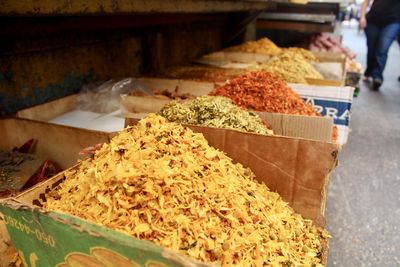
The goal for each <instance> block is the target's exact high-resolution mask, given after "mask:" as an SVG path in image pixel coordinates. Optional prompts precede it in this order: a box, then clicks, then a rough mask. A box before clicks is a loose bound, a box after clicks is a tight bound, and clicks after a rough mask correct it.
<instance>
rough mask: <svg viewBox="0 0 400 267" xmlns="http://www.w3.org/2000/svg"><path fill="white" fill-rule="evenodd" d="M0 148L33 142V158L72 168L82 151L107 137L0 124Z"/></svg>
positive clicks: (27, 123) (35, 124)
mask: <svg viewBox="0 0 400 267" xmlns="http://www.w3.org/2000/svg"><path fill="white" fill-rule="evenodd" d="M0 132H1V133H2V138H0V148H1V149H5V150H10V149H12V148H13V147H15V146H18V145H21V144H24V143H25V142H26V141H27V140H29V139H31V138H33V139H35V140H37V143H36V145H35V148H34V154H35V155H37V156H39V157H41V158H44V159H50V160H52V161H53V162H55V163H56V164H57V165H58V166H59V167H61V168H68V167H71V166H73V165H74V164H75V163H76V160H77V159H78V153H79V151H81V150H82V149H83V148H85V147H88V146H92V145H95V144H98V143H104V142H108V141H109V140H110V136H111V135H110V134H107V133H103V132H98V131H91V130H85V129H79V128H73V127H68V126H62V125H56V124H49V123H45V122H39V121H32V120H28V119H21V118H18V119H15V118H8V119H1V120H0Z"/></svg>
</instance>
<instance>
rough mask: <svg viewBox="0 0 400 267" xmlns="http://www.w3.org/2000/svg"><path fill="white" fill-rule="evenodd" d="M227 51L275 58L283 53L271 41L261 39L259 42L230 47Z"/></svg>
mask: <svg viewBox="0 0 400 267" xmlns="http://www.w3.org/2000/svg"><path fill="white" fill-rule="evenodd" d="M225 51H233V52H247V53H258V54H265V55H271V56H274V55H278V54H279V53H281V52H282V49H281V48H279V47H278V46H277V45H276V44H274V42H272V41H271V40H270V39H268V38H261V39H259V40H257V41H248V42H246V43H244V44H241V45H237V46H233V47H229V48H227V49H225Z"/></svg>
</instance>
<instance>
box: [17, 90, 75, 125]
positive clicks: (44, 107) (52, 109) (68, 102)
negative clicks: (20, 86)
mask: <svg viewBox="0 0 400 267" xmlns="http://www.w3.org/2000/svg"><path fill="white" fill-rule="evenodd" d="M76 99H77V95H76V94H75V95H70V96H66V97H63V98H60V99H57V100H53V101H50V102H47V103H44V104H41V105H37V106H33V107H30V108H26V109H23V110H20V111H18V112H17V114H16V117H19V118H25V119H31V120H37V121H49V120H51V119H53V118H55V117H57V116H60V115H62V114H64V113H66V112H67V111H70V110H72V109H73V108H74V107H75V103H76Z"/></svg>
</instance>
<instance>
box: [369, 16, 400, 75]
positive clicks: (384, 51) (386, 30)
mask: <svg viewBox="0 0 400 267" xmlns="http://www.w3.org/2000/svg"><path fill="white" fill-rule="evenodd" d="M399 31H400V23H399V22H396V23H391V24H388V25H385V26H377V25H374V24H372V23H367V27H366V28H365V34H366V36H367V47H368V53H367V69H366V70H365V73H364V74H365V76H369V77H373V78H374V79H376V78H378V79H381V80H383V70H384V69H385V65H386V61H387V55H388V51H389V48H390V45H391V44H392V43H393V41H394V40H396V37H397V35H398V33H399Z"/></svg>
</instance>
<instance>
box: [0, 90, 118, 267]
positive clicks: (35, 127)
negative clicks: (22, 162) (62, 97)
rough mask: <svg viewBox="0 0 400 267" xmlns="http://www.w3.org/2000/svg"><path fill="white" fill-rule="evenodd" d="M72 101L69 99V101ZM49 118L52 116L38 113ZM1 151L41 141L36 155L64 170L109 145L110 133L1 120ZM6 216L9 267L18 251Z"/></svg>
mask: <svg viewBox="0 0 400 267" xmlns="http://www.w3.org/2000/svg"><path fill="white" fill-rule="evenodd" d="M66 102H68V98H67V101H66ZM38 116H42V117H43V116H48V114H40V113H39V114H38ZM0 132H1V133H2V136H1V137H2V138H0V149H2V150H12V149H13V148H14V147H19V146H21V145H22V144H24V143H25V142H27V141H28V140H29V139H31V138H33V139H35V140H36V141H37V142H36V144H35V146H34V150H33V154H35V155H37V156H38V157H40V158H42V159H50V160H51V161H52V162H54V164H55V165H56V166H58V167H59V168H62V169H66V168H69V167H71V166H73V165H74V164H75V163H76V161H77V160H78V158H79V151H81V150H82V149H83V148H85V147H89V146H92V145H95V144H98V143H104V142H108V141H109V140H110V138H111V136H110V135H109V134H106V133H102V132H96V131H89V130H84V129H77V128H72V127H66V126H61V125H55V124H48V123H43V122H38V121H32V120H28V119H20V118H3V119H0ZM2 218H3V214H1V212H0V259H1V260H0V266H1V267H2V266H9V265H8V263H9V262H10V261H11V260H12V258H13V257H14V253H15V249H14V247H13V246H12V245H11V242H10V237H9V235H8V233H7V231H5V225H4V219H2Z"/></svg>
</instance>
